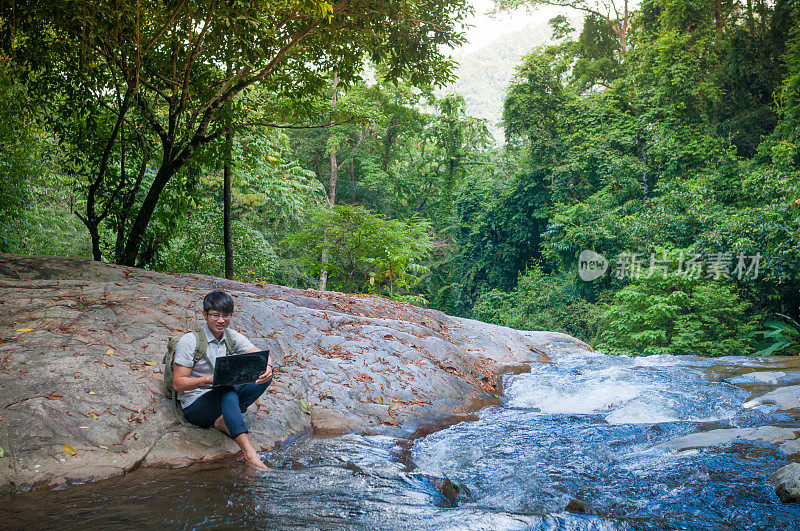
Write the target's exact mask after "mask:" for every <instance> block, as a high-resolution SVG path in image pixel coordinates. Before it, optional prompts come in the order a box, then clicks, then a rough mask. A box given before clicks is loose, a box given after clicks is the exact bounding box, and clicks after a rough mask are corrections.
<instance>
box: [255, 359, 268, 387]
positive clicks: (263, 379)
mask: <svg viewBox="0 0 800 531" xmlns="http://www.w3.org/2000/svg"><path fill="white" fill-rule="evenodd" d="M270 380H272V365H270V364H269V363H268V364H267V368H266V370H264V372H262V373H261V374H260V375H259V376H258V378H257V379H256V383H257V384H263V383H267V382H268V381H270Z"/></svg>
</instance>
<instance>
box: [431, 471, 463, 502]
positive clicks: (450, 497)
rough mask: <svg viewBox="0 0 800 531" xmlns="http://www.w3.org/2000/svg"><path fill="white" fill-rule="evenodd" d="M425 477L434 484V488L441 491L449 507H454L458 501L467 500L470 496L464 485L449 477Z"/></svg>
mask: <svg viewBox="0 0 800 531" xmlns="http://www.w3.org/2000/svg"><path fill="white" fill-rule="evenodd" d="M426 477H427V478H428V479H429V480H430V482H431V483H433V484H434V485H435V486H436V489H437V490H438V491H439V492H441V493H442V496H444V498H445V499H446V500H447V501H448V502H449V503H450V506H451V507H455V506H457V505H458V504H459V503H463V502H464V501H467V500H468V499H469V498H470V497H471V496H472V493H471V492H470V490H469V489H468V488H467V487H466V486H465V485H462V484H461V483H455V482H453V481H451V480H450V478H447V477H445V478H438V477H435V476H426Z"/></svg>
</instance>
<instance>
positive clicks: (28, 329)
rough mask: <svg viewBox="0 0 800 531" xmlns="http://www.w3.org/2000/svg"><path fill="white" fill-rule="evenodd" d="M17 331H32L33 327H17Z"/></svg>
mask: <svg viewBox="0 0 800 531" xmlns="http://www.w3.org/2000/svg"><path fill="white" fill-rule="evenodd" d="M17 332H33V328H18V329H17Z"/></svg>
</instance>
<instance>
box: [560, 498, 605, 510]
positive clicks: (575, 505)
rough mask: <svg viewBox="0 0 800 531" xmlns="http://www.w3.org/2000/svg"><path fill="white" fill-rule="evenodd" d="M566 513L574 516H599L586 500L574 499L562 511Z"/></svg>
mask: <svg viewBox="0 0 800 531" xmlns="http://www.w3.org/2000/svg"><path fill="white" fill-rule="evenodd" d="M564 510H565V511H567V512H568V513H574V514H599V513H598V512H597V511H596V510H595V508H594V507H592V506H591V505H590V504H589V502H587V501H586V500H581V499H579V498H575V499H574V500H572V501H570V502H569V503H568V504H567V507H566V508H565V509H564Z"/></svg>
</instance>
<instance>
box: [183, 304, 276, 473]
mask: <svg viewBox="0 0 800 531" xmlns="http://www.w3.org/2000/svg"><path fill="white" fill-rule="evenodd" d="M203 317H204V318H205V320H206V323H205V324H204V325H203V328H202V329H201V330H202V332H203V333H204V334H205V336H206V339H207V340H208V348H207V350H206V356H205V357H204V358H202V359H201V360H200V361H198V362H197V363H194V352H195V349H196V348H197V337H196V336H195V335H194V333H192V332H190V333H188V334H184V335H183V336H182V337H181V338H180V340H179V341H178V344H177V345H176V347H175V362H174V365H173V377H172V385H173V387H174V388H175V390H176V391H178V399H179V400H180V401H181V405H182V407H183V413H184V416H185V417H186V420H188V421H189V422H191V423H192V424H194V425H196V426H200V427H201V428H209V427H211V426H214V427H215V428H216V429H218V430H219V431H221V432H222V433H224V434H226V435H227V436H228V437H230V438H231V439H233V440H234V441H235V442H236V444H238V445H239V448H241V450H242V454H243V455H244V462H245V464H246V465H248V466H250V467H252V468H254V469H256V470H269V469H268V468H267V466H266V465H265V464H264V463H263V462H262V461H261V459H260V458H259V457H258V454H257V453H256V451H255V450H254V449H253V446H252V445H251V444H250V439H248V437H247V433H248V430H247V426H246V425H245V423H244V419H243V418H242V413H244V411H245V410H247V407H248V406H249V405H250V404H252V403H253V402H255V401H256V400H257V399H258V397H259V396H261V395H262V394H263V393H264V391H265V390H266V389H267V386H268V385H269V384H270V382H271V381H272V364H271V363H268V364H267V368H266V370H265V371H264V372H263V373H262V374H261V375H260V376H259V377H258V379H256V381H255V382H254V383H249V384H243V385H236V386H230V387H220V388H217V389H208V388H206V386H208V385H211V384H212V383H213V381H214V367H213V366H212V365H211V363H215V361H216V359H217V358H218V357H220V356H225V355H226V354H227V352H228V350H229V349H230V350H231V351H232V352H233V354H243V353H246V352H258V351H259V349H257V348H256V347H255V346H253V344H252V343H251V342H250V341H249V340H248V339H247V338H246V337H244V336H243V335H242V334H240V333H239V332H236V331H235V330H233V329H228V332H227V333H225V329H226V328H228V326H229V325H230V324H231V318H232V317H233V299H232V298H231V296H230V295H228V294H227V293H223V292H221V291H212V292H211V293H209V294H208V295H206V297H205V299H203ZM228 339H230V340H232V342H233V348H230V346H229V345H226V341H228ZM209 361H210V363H209Z"/></svg>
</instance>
